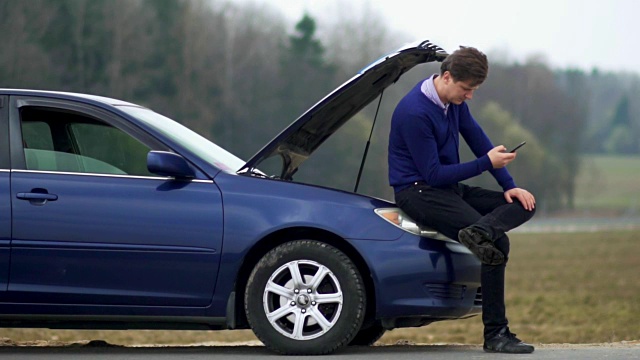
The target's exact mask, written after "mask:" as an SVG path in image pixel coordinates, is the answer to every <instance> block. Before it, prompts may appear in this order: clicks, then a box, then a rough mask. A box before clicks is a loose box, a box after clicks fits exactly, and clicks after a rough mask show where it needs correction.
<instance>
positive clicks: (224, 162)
mask: <svg viewBox="0 0 640 360" xmlns="http://www.w3.org/2000/svg"><path fill="white" fill-rule="evenodd" d="M119 108H120V109H121V110H122V111H124V112H126V113H127V114H129V115H131V116H134V117H136V118H137V119H139V120H141V121H143V122H144V123H146V124H147V125H149V126H151V127H153V128H154V129H156V130H158V131H160V132H161V133H162V134H163V135H165V136H166V137H168V138H170V139H171V140H173V141H175V142H177V143H179V144H180V145H182V146H183V147H185V148H186V149H189V151H191V152H193V153H194V154H196V155H198V156H199V157H200V158H202V159H204V160H205V161H207V162H209V163H211V164H212V165H214V166H215V167H217V168H219V169H220V170H222V171H225V172H228V173H235V172H236V171H238V170H239V169H240V168H241V167H242V166H243V165H244V164H245V161H243V160H242V159H240V158H238V157H237V156H235V155H233V154H232V153H230V152H228V151H227V150H225V149H223V148H221V147H220V146H218V145H216V144H214V143H212V142H211V141H209V140H207V139H206V138H204V137H203V136H201V135H199V134H198V133H196V132H195V131H193V130H191V129H189V128H187V127H185V126H184V125H182V124H180V123H178V122H176V121H174V120H172V119H170V118H168V117H166V116H163V115H160V114H158V113H156V112H153V111H151V110H149V109H146V108H141V107H136V106H119Z"/></svg>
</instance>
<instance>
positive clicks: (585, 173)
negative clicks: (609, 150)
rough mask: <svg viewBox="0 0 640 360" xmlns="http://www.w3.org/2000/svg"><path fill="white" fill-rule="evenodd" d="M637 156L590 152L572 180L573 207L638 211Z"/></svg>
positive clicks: (639, 170) (639, 166) (639, 174)
mask: <svg viewBox="0 0 640 360" xmlns="http://www.w3.org/2000/svg"><path fill="white" fill-rule="evenodd" d="M639 180H640V156H605V155H590V156H584V157H583V159H582V167H581V170H580V174H579V176H578V178H577V182H576V199H575V200H576V201H575V205H576V209H580V210H583V211H605V212H606V211H609V210H614V211H617V212H627V213H629V212H634V213H638V212H640V181H639Z"/></svg>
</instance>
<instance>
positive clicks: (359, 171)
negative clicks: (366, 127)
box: [353, 90, 384, 193]
mask: <svg viewBox="0 0 640 360" xmlns="http://www.w3.org/2000/svg"><path fill="white" fill-rule="evenodd" d="M383 94H384V90H382V91H381V92H380V100H378V107H377V108H376V115H375V116H374V117H373V123H372V124H371V132H370V133H369V140H367V145H366V146H365V147H364V154H363V155H362V162H361V163H360V170H358V178H357V179H356V186H355V188H354V189H353V192H354V193H357V192H358V184H360V177H362V169H364V162H365V161H366V160H367V153H368V152H369V144H371V136H372V135H373V128H374V127H375V126H376V119H377V118H378V111H380V104H381V103H382V95H383Z"/></svg>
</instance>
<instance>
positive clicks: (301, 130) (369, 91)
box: [238, 40, 447, 180]
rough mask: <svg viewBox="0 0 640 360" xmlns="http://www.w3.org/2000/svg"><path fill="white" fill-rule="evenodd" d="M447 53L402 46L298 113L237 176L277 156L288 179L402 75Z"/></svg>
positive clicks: (426, 47) (427, 45) (422, 45)
mask: <svg viewBox="0 0 640 360" xmlns="http://www.w3.org/2000/svg"><path fill="white" fill-rule="evenodd" d="M446 56H447V53H446V52H445V51H444V50H442V49H441V48H440V47H439V46H437V45H434V44H432V43H431V42H429V41H428V40H427V41H419V42H415V43H412V44H408V45H405V46H403V47H401V48H400V49H398V50H397V51H395V52H393V53H390V54H388V55H385V56H383V57H381V58H380V59H378V60H377V61H375V62H373V63H371V64H370V65H368V66H367V67H365V68H364V69H362V70H360V72H358V74H356V75H355V76H354V77H352V78H351V79H350V80H348V81H347V82H345V83H344V84H342V85H341V86H339V87H338V88H337V89H335V90H334V91H332V92H331V93H329V95H327V96H326V97H324V98H323V99H322V100H320V101H319V102H318V103H317V104H315V105H314V106H312V107H311V108H310V109H309V110H307V111H306V112H305V113H304V114H302V115H301V116H300V117H299V118H298V119H297V120H295V121H294V122H293V123H291V125H289V126H288V127H287V128H285V129H284V130H283V131H282V132H281V133H280V134H279V135H278V136H276V137H275V138H274V139H273V140H271V142H269V143H268V144H267V145H266V146H264V147H263V148H262V150H260V151H259V152H258V153H257V154H255V155H254V156H253V157H252V158H251V159H250V160H249V161H248V162H247V163H246V164H245V165H244V166H243V167H242V168H241V169H240V170H239V171H238V173H247V172H248V173H252V172H253V171H254V170H255V169H256V168H257V167H258V165H260V163H262V161H264V160H265V159H267V158H270V157H272V156H280V157H281V158H282V161H283V165H284V166H283V169H282V174H280V178H281V179H285V180H290V179H291V178H292V176H293V174H294V173H295V172H296V171H297V170H298V167H299V166H300V165H301V164H302V163H303V162H304V161H305V160H306V159H307V158H308V157H309V156H310V155H311V154H312V153H313V152H314V151H315V150H316V149H317V148H318V147H319V146H320V145H321V144H322V143H323V142H324V141H325V140H327V139H328V138H329V136H331V135H332V134H333V133H334V132H336V131H337V130H338V129H339V128H340V127H341V126H342V125H343V124H344V123H345V122H347V121H348V120H349V119H350V118H351V117H353V115H355V114H357V113H358V112H359V111H360V110H362V109H363V108H364V107H365V106H367V105H368V104H369V103H370V102H371V101H373V100H374V99H375V98H376V97H378V96H379V95H380V93H381V92H382V91H384V89H386V88H387V87H388V86H390V85H391V84H393V83H395V82H396V81H397V80H398V79H399V78H400V76H401V75H402V74H404V73H405V72H407V71H409V70H410V69H411V68H413V67H414V66H416V65H418V64H422V63H428V62H433V61H442V60H444V58H445V57H446Z"/></svg>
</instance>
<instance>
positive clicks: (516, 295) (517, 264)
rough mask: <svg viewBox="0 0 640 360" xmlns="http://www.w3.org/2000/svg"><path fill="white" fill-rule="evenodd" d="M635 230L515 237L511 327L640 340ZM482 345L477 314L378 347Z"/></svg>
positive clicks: (18, 334)
mask: <svg viewBox="0 0 640 360" xmlns="http://www.w3.org/2000/svg"><path fill="white" fill-rule="evenodd" d="M639 238H640V231H619V232H612V233H609V232H596V233H571V234H513V235H512V236H511V239H512V247H511V248H512V254H511V257H510V261H509V265H508V267H507V290H506V294H507V295H506V297H507V315H508V317H509V320H510V322H511V325H510V326H511V330H512V331H513V332H515V333H517V334H518V336H519V337H520V338H522V339H524V340H526V341H529V342H533V343H600V342H614V341H622V340H639V339H640V326H638V324H639V323H640V281H638V275H639V274H640V240H639ZM2 337H6V338H9V339H11V340H14V341H35V340H58V341H76V340H96V339H101V340H106V341H107V342H109V343H114V344H151V343H158V344H192V343H201V342H211V341H220V342H236V341H250V340H256V338H255V337H254V336H253V334H252V333H251V332H250V331H245V330H242V331H208V332H198V331H68V330H65V331H62V330H44V329H0V338H2ZM397 342H413V343H463V344H478V343H481V342H482V323H481V320H480V317H474V318H471V319H467V320H455V321H445V322H440V323H435V324H431V325H429V326H426V327H422V328H410V329H396V330H393V331H390V332H388V333H387V334H386V335H385V336H384V337H383V338H382V339H381V343H386V344H393V343H397Z"/></svg>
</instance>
